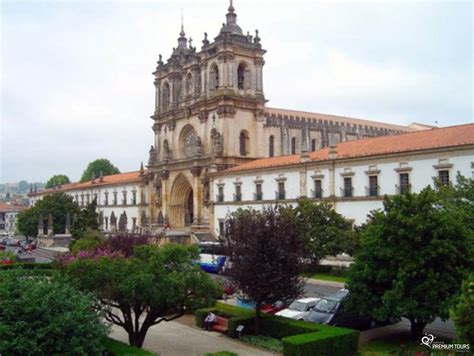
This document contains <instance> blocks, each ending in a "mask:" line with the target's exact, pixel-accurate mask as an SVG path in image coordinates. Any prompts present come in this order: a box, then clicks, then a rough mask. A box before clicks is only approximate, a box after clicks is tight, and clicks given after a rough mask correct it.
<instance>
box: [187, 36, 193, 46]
mask: <svg viewBox="0 0 474 356" xmlns="http://www.w3.org/2000/svg"><path fill="white" fill-rule="evenodd" d="M188 42H189V48H193V39H192V37H189V40H188Z"/></svg>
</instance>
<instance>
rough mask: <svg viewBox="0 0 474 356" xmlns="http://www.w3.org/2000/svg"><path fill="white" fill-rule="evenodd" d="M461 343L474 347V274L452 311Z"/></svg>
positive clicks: (464, 285)
mask: <svg viewBox="0 0 474 356" xmlns="http://www.w3.org/2000/svg"><path fill="white" fill-rule="evenodd" d="M451 316H452V318H453V321H454V325H456V333H457V335H458V337H459V339H460V340H461V342H466V343H469V344H471V345H474V273H471V274H470V276H469V278H468V279H467V280H465V281H464V283H463V285H462V291H461V295H460V296H459V299H458V301H457V303H456V305H455V306H454V308H453V310H452V311H451Z"/></svg>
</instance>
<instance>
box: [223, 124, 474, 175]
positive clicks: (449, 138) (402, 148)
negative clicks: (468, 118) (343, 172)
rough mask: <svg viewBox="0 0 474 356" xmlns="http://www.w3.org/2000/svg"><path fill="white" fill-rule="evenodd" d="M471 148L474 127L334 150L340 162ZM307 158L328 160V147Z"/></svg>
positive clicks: (292, 160) (263, 164) (286, 160)
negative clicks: (428, 150) (387, 155)
mask: <svg viewBox="0 0 474 356" xmlns="http://www.w3.org/2000/svg"><path fill="white" fill-rule="evenodd" d="M472 144H474V124H467V125H459V126H450V127H444V128H435V129H431V130H425V131H415V132H409V133H404V134H400V135H392V136H381V137H374V138H368V139H364V140H357V141H347V142H342V143H339V144H338V145H337V146H336V152H337V159H341V158H353V157H364V156H374V155H383V154H389V153H398V152H410V151H419V150H427V149H433V148H442V147H452V146H463V145H472ZM309 158H310V161H312V162H315V161H324V160H328V159H329V147H325V148H323V149H320V150H318V151H314V152H310V153H309ZM300 162H301V155H299V154H297V155H291V156H279V157H272V158H263V159H256V160H254V161H250V162H247V163H244V164H241V165H239V166H235V167H232V168H229V169H227V170H225V171H223V172H222V173H227V172H240V171H247V170H254V169H262V168H271V167H280V166H288V165H293V164H298V163H300Z"/></svg>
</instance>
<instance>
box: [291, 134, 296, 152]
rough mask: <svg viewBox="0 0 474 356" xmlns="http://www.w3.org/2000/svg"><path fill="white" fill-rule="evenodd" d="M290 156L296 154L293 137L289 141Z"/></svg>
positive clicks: (294, 138)
mask: <svg viewBox="0 0 474 356" xmlns="http://www.w3.org/2000/svg"><path fill="white" fill-rule="evenodd" d="M291 154H292V155H295V154H296V137H293V138H292V139H291Z"/></svg>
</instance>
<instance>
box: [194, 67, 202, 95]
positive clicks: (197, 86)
mask: <svg viewBox="0 0 474 356" xmlns="http://www.w3.org/2000/svg"><path fill="white" fill-rule="evenodd" d="M194 93H195V94H200V93H201V72H197V73H196V81H195V82H194Z"/></svg>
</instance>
